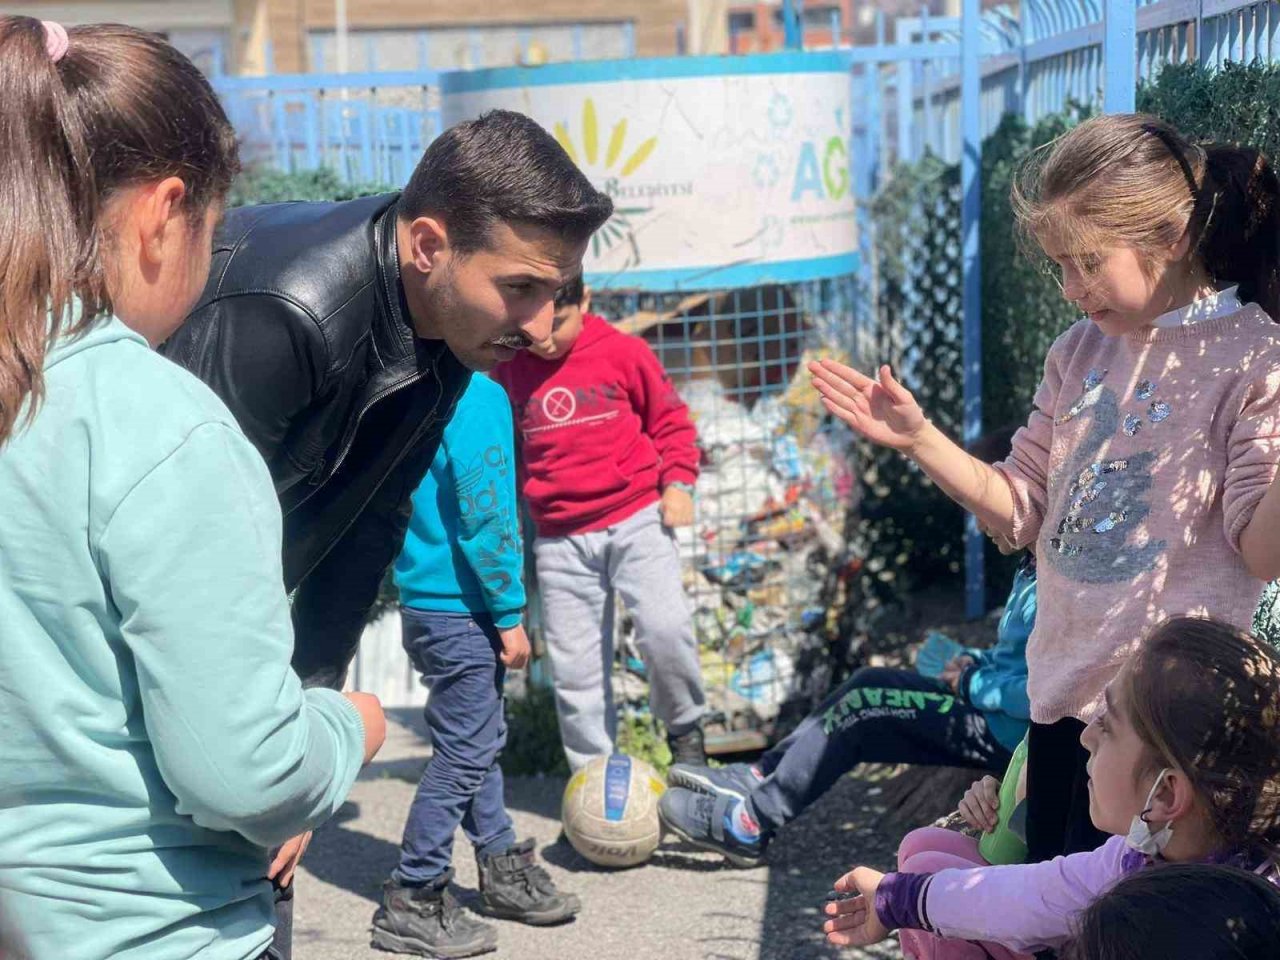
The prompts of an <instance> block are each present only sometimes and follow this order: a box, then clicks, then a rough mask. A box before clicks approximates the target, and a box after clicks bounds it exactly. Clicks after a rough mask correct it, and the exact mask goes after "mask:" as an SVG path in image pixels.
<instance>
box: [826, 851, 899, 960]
mask: <svg viewBox="0 0 1280 960" xmlns="http://www.w3.org/2000/svg"><path fill="white" fill-rule="evenodd" d="M883 879H884V874H883V873H880V872H879V871H878V870H872V869H871V868H870V867H855V868H854V869H853V870H852V871H850V872H849V873H846V874H845V875H844V876H843V877H841V878H840V879H839V880H837V881H836V882H835V890H836V892H837V893H853V892H855V891H856V892H857V893H858V894H860V896H857V897H853V898H852V899H849V900H836V901H834V902H832V903H828V904H827V906H826V914H827V916H828V917H831V918H832V919H830V920H828V921H827V922H826V923H824V924H823V925H822V929H823V931H824V932H825V933H826V935H827V940H828V941H830V942H831V943H834V944H835V945H836V946H838V947H865V946H868V945H870V944H873V943H879V942H880V941H881V940H883V939H885V938H886V937H888V936H889V931H888V930H887V929H886V928H885V925H884V924H883V923H881V922H880V918H879V917H878V916H876V908H875V902H876V890H878V889H879V888H880V881H881V880H883Z"/></svg>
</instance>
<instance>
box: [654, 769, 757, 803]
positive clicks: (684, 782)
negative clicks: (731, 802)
mask: <svg viewBox="0 0 1280 960" xmlns="http://www.w3.org/2000/svg"><path fill="white" fill-rule="evenodd" d="M761 782H762V779H761V778H760V777H757V776H756V774H755V769H754V768H753V767H752V766H751V764H749V763H730V764H728V765H727V766H723V767H704V766H701V765H699V764H692V763H673V764H672V765H671V769H669V770H668V771H667V783H669V784H671V786H673V787H684V788H685V789H686V790H696V791H698V793H710V794H720V793H727V794H728V795H729V796H731V797H733V799H735V800H745V799H746V798H747V794H749V793H750V792H751V791H752V790H754V789H755V788H756V787H757V786H759V785H760V783H761Z"/></svg>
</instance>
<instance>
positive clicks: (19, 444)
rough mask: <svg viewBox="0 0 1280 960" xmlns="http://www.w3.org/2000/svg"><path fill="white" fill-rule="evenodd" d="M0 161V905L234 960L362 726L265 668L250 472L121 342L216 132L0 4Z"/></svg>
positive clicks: (135, 322)
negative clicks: (278, 861) (277, 855)
mask: <svg viewBox="0 0 1280 960" xmlns="http://www.w3.org/2000/svg"><path fill="white" fill-rule="evenodd" d="M0 157H3V158H4V167H5V178H4V179H5V182H4V184H3V186H0V731H3V734H2V735H0V903H2V904H3V908H4V911H5V914H6V916H7V917H8V918H9V920H10V921H11V922H12V924H13V926H14V928H15V929H14V931H13V932H14V933H15V934H16V935H17V937H18V938H19V939H20V940H21V941H22V942H23V943H24V945H25V947H26V949H27V950H28V951H29V953H30V955H31V956H32V957H34V958H44V957H51V958H52V957H57V958H60V960H105V958H114V960H126V958H137V960H161V958H166V960H167V958H188V957H199V958H211V960H213V958H217V960H222V958H225V960H251V958H257V957H260V956H262V955H264V951H266V950H267V947H268V944H269V943H270V941H271V936H272V895H271V885H270V883H269V882H268V880H267V872H268V857H267V848H268V847H270V846H271V845H273V844H278V843H280V842H281V841H283V840H285V839H287V838H289V837H292V836H294V835H296V834H298V833H301V832H303V831H305V830H308V829H311V828H313V827H315V826H316V825H318V824H319V823H321V822H322V821H323V820H325V819H326V818H327V817H328V816H330V815H331V814H332V813H333V812H334V811H335V810H336V809H337V808H338V806H339V805H340V804H341V803H342V802H343V799H344V797H345V796H346V793H347V791H348V790H349V789H350V787H351V785H352V783H353V781H354V779H355V776H356V773H357V771H358V770H359V767H360V765H361V762H362V761H365V760H368V759H369V757H370V756H371V755H372V753H373V752H374V751H375V750H376V749H377V746H378V745H379V744H380V742H381V737H382V733H383V730H384V728H383V725H382V724H383V721H382V715H381V711H380V710H379V708H378V706H377V701H376V700H374V699H373V698H372V697H367V696H364V695H359V694H353V695H351V696H349V697H343V696H342V695H341V694H338V693H335V692H333V691H329V690H309V691H306V692H304V691H303V690H302V688H301V685H300V684H299V682H298V680H297V678H296V677H295V676H294V674H293V673H292V672H291V671H290V669H289V658H290V654H291V651H292V643H293V640H292V633H291V628H290V620H289V607H288V601H287V598H286V596H285V593H284V589H283V586H282V582H281V569H280V513H279V508H278V506H277V502H276V498H275V494H274V492H273V489H272V486H271V480H270V478H269V476H268V473H267V470H266V467H265V465H264V464H263V462H262V460H261V459H260V458H259V456H258V454H257V452H256V451H255V450H254V449H253V447H252V446H251V445H250V444H249V443H248V442H247V441H246V440H245V438H244V436H243V435H242V434H241V432H240V430H239V428H238V427H237V426H236V423H235V421H234V420H233V419H232V417H231V415H230V414H229V413H228V412H227V410H226V408H225V407H224V406H223V405H222V403H221V402H219V400H218V399H217V398H216V397H215V396H214V395H213V393H211V392H210V391H209V390H208V389H206V388H205V387H204V386H203V385H202V384H201V383H200V382H199V381H197V380H196V379H195V378H194V377H192V376H190V375H189V374H187V373H186V372H184V371H183V370H181V369H180V368H178V367H177V366H175V365H173V364H171V363H169V362H168V361H167V360H165V359H163V358H162V357H160V356H158V355H157V354H155V353H153V352H152V350H151V347H153V346H155V344H156V343H158V342H160V341H161V340H163V339H164V338H165V337H167V336H168V335H169V334H170V333H172V332H173V330H174V329H176V328H177V326H178V325H179V324H181V322H182V318H183V317H184V315H185V314H186V312H187V311H188V310H189V309H190V307H191V306H192V304H193V302H194V300H195V298H196V296H197V295H198V293H199V292H200V290H201V288H202V287H203V285H204V283H205V279H206V277H207V275H208V270H209V258H210V248H211V241H212V235H213V228H214V226H215V222H216V220H217V216H218V214H219V212H220V210H221V207H222V202H223V198H224V196H225V194H226V192H227V189H228V186H229V185H230V182H231V179H232V177H233V176H234V175H235V173H236V171H237V161H236V145H235V139H234V136H233V134H232V131H231V129H230V126H229V125H228V123H227V120H226V117H225V116H224V114H223V112H222V110H221V108H220V107H219V105H218V102H217V100H216V98H215V97H214V94H213V92H212V90H211V89H210V88H209V85H208V83H207V82H206V81H205V80H204V79H203V77H201V75H200V74H199V72H198V71H196V69H195V68H194V67H193V66H192V65H191V64H190V63H189V62H188V61H187V60H186V59H185V58H183V57H182V55H181V54H179V53H177V52H176V51H174V50H173V49H172V48H171V47H169V46H168V45H167V44H165V43H164V42H163V41H161V40H160V39H158V38H157V37H155V36H153V35H150V34H146V33H143V32H141V31H137V30H132V29H129V28H124V27H108V26H93V27H77V28H74V29H71V30H69V31H68V30H64V29H63V28H62V27H60V26H58V25H57V24H50V23H43V24H42V23H41V22H40V21H37V20H32V19H30V18H26V17H0Z"/></svg>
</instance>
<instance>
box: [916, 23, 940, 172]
mask: <svg viewBox="0 0 1280 960" xmlns="http://www.w3.org/2000/svg"><path fill="white" fill-rule="evenodd" d="M931 32H932V31H931V29H930V27H929V8H928V7H927V6H925V7H921V8H920V42H921V43H924V44H927V43H929V42H930V41H931V39H932V37H931V36H930V34H931ZM920 96H921V98H922V99H921V111H920V119H921V127H922V129H923V131H924V135H923V136H922V137H921V138H920V139H921V150H920V152H921V153H937V152H938V149H939V148H938V147H937V146H935V141H934V139H933V90H932V88H931V86H930V83H929V61H928V60H922V61H920Z"/></svg>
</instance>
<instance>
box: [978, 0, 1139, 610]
mask: <svg viewBox="0 0 1280 960" xmlns="http://www.w3.org/2000/svg"><path fill="white" fill-rule="evenodd" d="M1128 2H1130V3H1132V2H1133V0H1128ZM981 17H982V7H981V2H980V0H964V2H963V5H962V7H961V18H960V129H961V138H962V143H963V148H962V150H961V154H960V189H961V191H962V192H961V207H960V232H961V233H960V235H961V242H962V256H963V258H964V295H963V301H962V302H963V304H964V351H963V362H964V440H965V443H966V445H967V444H970V443H973V441H974V440H976V439H978V434H979V433H980V432H981V430H982V249H981V246H980V245H979V240H980V227H981V222H982V100H981V97H982V77H981V74H980V73H979V70H978V58H979V55H980V54H981V46H980V44H981V43H982V38H981V35H980V33H979V27H980V24H981V19H980V18H981ZM982 554H983V537H982V534H981V533H979V532H978V522H977V519H976V518H975V517H974V516H973V515H972V514H969V515H968V516H967V517H966V518H965V538H964V601H965V611H966V613H967V614H968V615H969V616H970V617H979V616H981V615H982V613H983V611H984V609H985V607H986V596H985V595H986V582H985V581H986V577H985V574H984V570H983V555H982Z"/></svg>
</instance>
